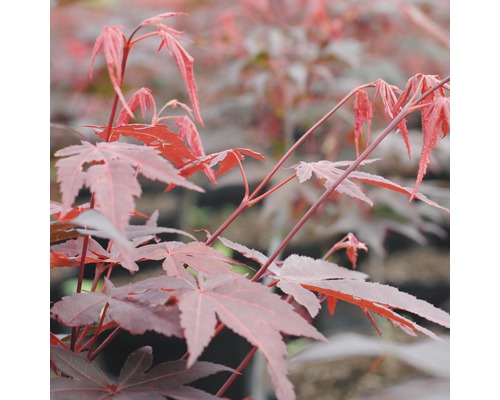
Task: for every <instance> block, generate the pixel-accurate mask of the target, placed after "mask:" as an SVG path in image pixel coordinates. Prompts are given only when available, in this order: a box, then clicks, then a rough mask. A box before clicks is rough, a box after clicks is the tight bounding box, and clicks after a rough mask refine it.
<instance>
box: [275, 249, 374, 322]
mask: <svg viewBox="0 0 500 400" xmlns="http://www.w3.org/2000/svg"><path fill="white" fill-rule="evenodd" d="M270 272H272V273H273V275H274V276H271V277H272V278H274V279H279V281H278V283H277V286H278V287H279V288H280V289H281V290H283V292H285V293H287V294H289V295H291V296H293V297H294V299H295V301H296V302H297V303H299V304H301V305H303V306H304V307H305V308H306V309H307V311H308V312H309V314H310V315H311V317H315V316H316V315H317V314H318V312H319V310H320V308H321V304H320V301H319V300H318V298H317V296H316V295H315V294H314V293H313V292H311V291H309V290H307V289H304V287H303V285H304V284H306V283H307V284H310V285H314V284H319V283H320V282H323V281H327V280H329V279H358V280H364V279H366V278H368V276H367V275H366V274H364V273H362V272H358V271H351V270H348V269H346V268H342V267H339V266H338V265H336V264H333V263H330V262H328V261H324V260H315V259H312V258H310V257H305V256H298V255H291V256H289V257H288V258H287V259H286V260H285V261H284V262H283V265H282V267H281V268H271V269H270Z"/></svg>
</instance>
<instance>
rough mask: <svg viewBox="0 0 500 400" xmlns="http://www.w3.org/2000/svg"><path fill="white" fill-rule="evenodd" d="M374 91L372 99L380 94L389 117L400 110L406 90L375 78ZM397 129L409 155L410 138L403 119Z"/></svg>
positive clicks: (409, 155) (393, 116) (394, 115)
mask: <svg viewBox="0 0 500 400" xmlns="http://www.w3.org/2000/svg"><path fill="white" fill-rule="evenodd" d="M374 83H375V92H374V94H373V100H375V97H376V96H377V94H380V98H381V99H382V104H383V106H384V107H383V110H384V113H385V114H386V115H387V116H388V117H389V118H391V119H393V118H395V117H396V115H398V114H399V112H400V111H401V110H402V101H401V100H402V99H406V90H405V91H404V92H402V91H401V89H399V88H398V87H397V86H394V85H389V84H388V83H387V82H385V81H384V80H382V79H377V80H376V81H375V82H374ZM398 130H399V131H400V132H401V135H402V136H403V140H404V142H405V145H406V150H407V152H408V157H411V153H410V139H409V135H408V128H407V127H406V120H405V119H403V120H401V122H400V123H399V124H398Z"/></svg>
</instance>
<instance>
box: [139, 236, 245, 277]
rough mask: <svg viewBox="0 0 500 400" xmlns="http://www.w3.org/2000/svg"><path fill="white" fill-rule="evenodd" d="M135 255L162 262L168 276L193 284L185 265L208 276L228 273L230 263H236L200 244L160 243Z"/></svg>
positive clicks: (143, 248) (144, 248) (144, 247)
mask: <svg viewBox="0 0 500 400" xmlns="http://www.w3.org/2000/svg"><path fill="white" fill-rule="evenodd" d="M137 254H138V255H140V256H141V257H143V258H145V259H149V260H162V259H163V260H164V261H163V264H162V266H163V269H164V270H165V271H166V272H167V274H168V275H170V276H177V277H181V278H184V279H186V280H188V281H190V282H194V281H195V280H194V278H193V277H192V276H191V274H189V272H187V271H186V267H185V265H188V266H190V267H191V268H193V269H194V270H195V271H198V272H201V273H203V275H204V276H210V275H213V274H218V273H230V272H231V270H232V269H233V266H232V265H231V264H230V263H238V262H237V261H236V260H232V259H231V258H229V257H226V256H225V255H224V254H222V253H220V252H218V251H217V250H215V249H213V248H212V247H209V246H207V245H205V244H204V243H202V242H190V243H187V244H184V243H181V242H162V243H157V244H150V245H145V246H142V247H141V248H139V249H138V250H137Z"/></svg>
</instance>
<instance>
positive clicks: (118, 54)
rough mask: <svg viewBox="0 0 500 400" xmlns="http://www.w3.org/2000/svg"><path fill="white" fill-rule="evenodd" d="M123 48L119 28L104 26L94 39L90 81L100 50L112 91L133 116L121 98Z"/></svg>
mask: <svg viewBox="0 0 500 400" xmlns="http://www.w3.org/2000/svg"><path fill="white" fill-rule="evenodd" d="M124 46H125V36H124V35H123V33H122V31H121V28H120V27H119V26H105V27H104V29H103V30H102V33H101V34H100V35H99V36H98V38H97V39H96V42H95V45H94V49H93V51H92V60H91V62H90V79H92V71H93V69H94V62H95V59H96V57H97V54H98V53H99V52H100V51H101V50H102V51H103V53H104V58H105V59H106V65H107V67H108V74H109V78H110V80H111V84H112V85H113V89H114V90H115V93H116V94H117V96H118V98H119V99H120V101H121V103H122V105H123V107H124V108H125V109H126V110H127V112H128V113H129V114H130V116H133V113H132V110H131V109H130V108H129V106H128V104H127V102H126V100H125V97H124V96H123V93H122V89H121V85H122V79H123V76H122V75H123V70H122V55H123V48H124Z"/></svg>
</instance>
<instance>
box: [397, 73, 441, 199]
mask: <svg viewBox="0 0 500 400" xmlns="http://www.w3.org/2000/svg"><path fill="white" fill-rule="evenodd" d="M440 82H441V81H440V78H439V76H438V75H424V74H421V73H418V74H416V75H414V76H413V77H411V78H410V79H409V80H408V82H407V84H406V87H405V90H404V91H403V93H402V94H401V96H400V98H399V99H398V103H397V104H396V107H400V106H401V105H402V104H403V102H404V101H406V100H407V99H408V98H409V97H410V96H412V95H417V94H423V93H426V92H427V91H428V90H430V89H431V88H433V87H434V86H436V85H438V84H439V83H440ZM446 90H448V91H449V90H450V87H449V85H447V84H444V85H442V86H441V87H439V88H438V89H437V90H435V91H433V92H432V93H430V94H429V95H427V96H426V97H425V98H424V99H422V100H421V102H420V106H421V108H422V118H421V119H422V133H423V135H422V136H423V140H422V149H421V154H420V160H419V163H418V172H417V179H416V182H415V186H414V189H413V192H412V195H411V198H410V201H411V200H412V199H413V198H414V197H416V195H417V190H418V187H419V186H420V183H421V182H422V179H423V178H424V176H425V173H426V172H427V167H428V165H429V162H430V156H431V151H432V149H434V148H435V147H436V145H437V143H438V142H439V140H441V139H442V138H444V137H445V136H446V135H448V133H449V132H450V98H449V97H446ZM408 153H409V151H408Z"/></svg>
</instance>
